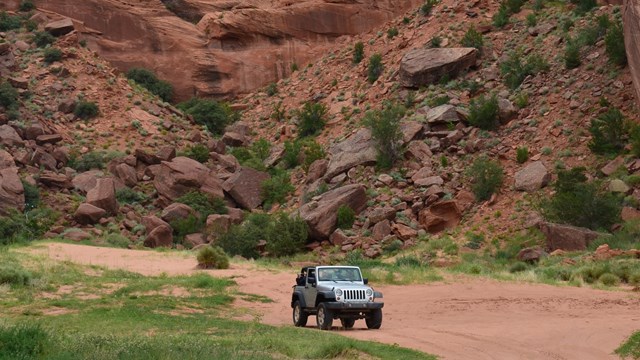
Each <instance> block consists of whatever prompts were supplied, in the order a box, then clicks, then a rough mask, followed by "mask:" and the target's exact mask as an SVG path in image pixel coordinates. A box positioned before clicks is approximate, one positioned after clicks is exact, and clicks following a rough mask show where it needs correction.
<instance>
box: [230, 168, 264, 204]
mask: <svg viewBox="0 0 640 360" xmlns="http://www.w3.org/2000/svg"><path fill="white" fill-rule="evenodd" d="M269 178H270V176H269V174H267V173H266V172H263V171H258V170H255V169H252V168H249V167H242V168H240V170H239V171H238V172H236V173H235V174H233V176H231V177H230V178H229V179H227V181H225V182H224V184H223V188H224V190H225V191H226V192H227V193H229V195H230V196H231V197H232V198H233V200H235V202H236V203H238V205H240V206H241V207H242V208H244V209H248V210H253V209H255V208H257V207H258V206H260V204H262V201H263V200H264V199H263V196H262V183H263V182H264V181H265V180H267V179H269Z"/></svg>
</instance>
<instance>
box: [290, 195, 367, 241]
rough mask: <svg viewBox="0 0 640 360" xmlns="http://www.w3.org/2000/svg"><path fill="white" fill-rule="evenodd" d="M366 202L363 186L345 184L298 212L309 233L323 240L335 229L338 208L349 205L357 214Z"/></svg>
mask: <svg viewBox="0 0 640 360" xmlns="http://www.w3.org/2000/svg"><path fill="white" fill-rule="evenodd" d="M366 204H367V195H366V193H365V187H364V186H363V185H360V184H353V185H346V186H342V187H339V188H337V189H333V190H331V191H328V192H326V193H324V194H322V195H320V196H319V197H318V199H317V200H313V201H310V202H308V203H306V204H304V205H302V206H301V207H300V209H299V210H298V213H299V215H300V217H301V218H302V219H304V220H305V221H306V222H307V225H309V235H310V236H311V238H313V239H316V240H325V239H328V238H329V235H331V233H333V231H334V230H335V229H336V221H337V213H338V208H339V207H341V206H343V205H344V206H349V207H350V208H351V209H353V210H354V211H355V213H356V214H359V213H360V212H361V211H362V210H364V208H365V207H366Z"/></svg>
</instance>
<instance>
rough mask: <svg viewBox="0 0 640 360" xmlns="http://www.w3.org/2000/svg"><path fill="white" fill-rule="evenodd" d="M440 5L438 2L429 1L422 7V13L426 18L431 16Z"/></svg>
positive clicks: (434, 0)
mask: <svg viewBox="0 0 640 360" xmlns="http://www.w3.org/2000/svg"><path fill="white" fill-rule="evenodd" d="M436 5H438V0H427V1H425V3H424V4H422V6H420V13H421V14H422V15H424V16H428V15H431V11H432V10H433V7H434V6H436Z"/></svg>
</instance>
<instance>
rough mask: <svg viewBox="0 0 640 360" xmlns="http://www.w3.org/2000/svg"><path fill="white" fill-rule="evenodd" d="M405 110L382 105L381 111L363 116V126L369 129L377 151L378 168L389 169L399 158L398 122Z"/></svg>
mask: <svg viewBox="0 0 640 360" xmlns="http://www.w3.org/2000/svg"><path fill="white" fill-rule="evenodd" d="M405 111H406V109H405V108H404V107H403V106H401V105H394V104H390V103H386V104H384V106H383V108H382V110H371V111H368V112H367V113H366V114H365V118H364V120H363V122H364V124H365V125H366V126H367V127H369V128H370V129H371V135H372V137H373V139H374V140H375V142H376V145H377V150H378V159H377V162H378V167H379V168H381V169H390V168H391V167H393V164H394V163H395V162H396V160H397V159H398V158H399V156H400V152H401V151H400V150H401V149H400V146H401V140H402V131H401V129H400V120H401V119H402V117H403V116H404V114H405Z"/></svg>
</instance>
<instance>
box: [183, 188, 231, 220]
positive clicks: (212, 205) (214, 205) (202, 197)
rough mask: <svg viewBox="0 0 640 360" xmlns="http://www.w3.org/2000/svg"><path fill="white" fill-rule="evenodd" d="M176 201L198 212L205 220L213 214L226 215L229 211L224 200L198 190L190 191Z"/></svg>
mask: <svg viewBox="0 0 640 360" xmlns="http://www.w3.org/2000/svg"><path fill="white" fill-rule="evenodd" d="M175 201H176V202H178V203H181V204H185V205H187V206H189V207H190V208H192V209H193V210H195V211H197V212H198V214H200V217H201V218H203V219H204V220H206V219H207V216H209V215H211V214H226V213H227V212H228V211H229V210H228V209H227V205H226V204H225V202H224V199H222V198H219V197H214V196H211V195H207V194H205V193H203V192H200V191H198V190H194V191H190V192H188V193H186V194H184V195H182V196H180V197H179V198H177V199H176V200H175Z"/></svg>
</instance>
